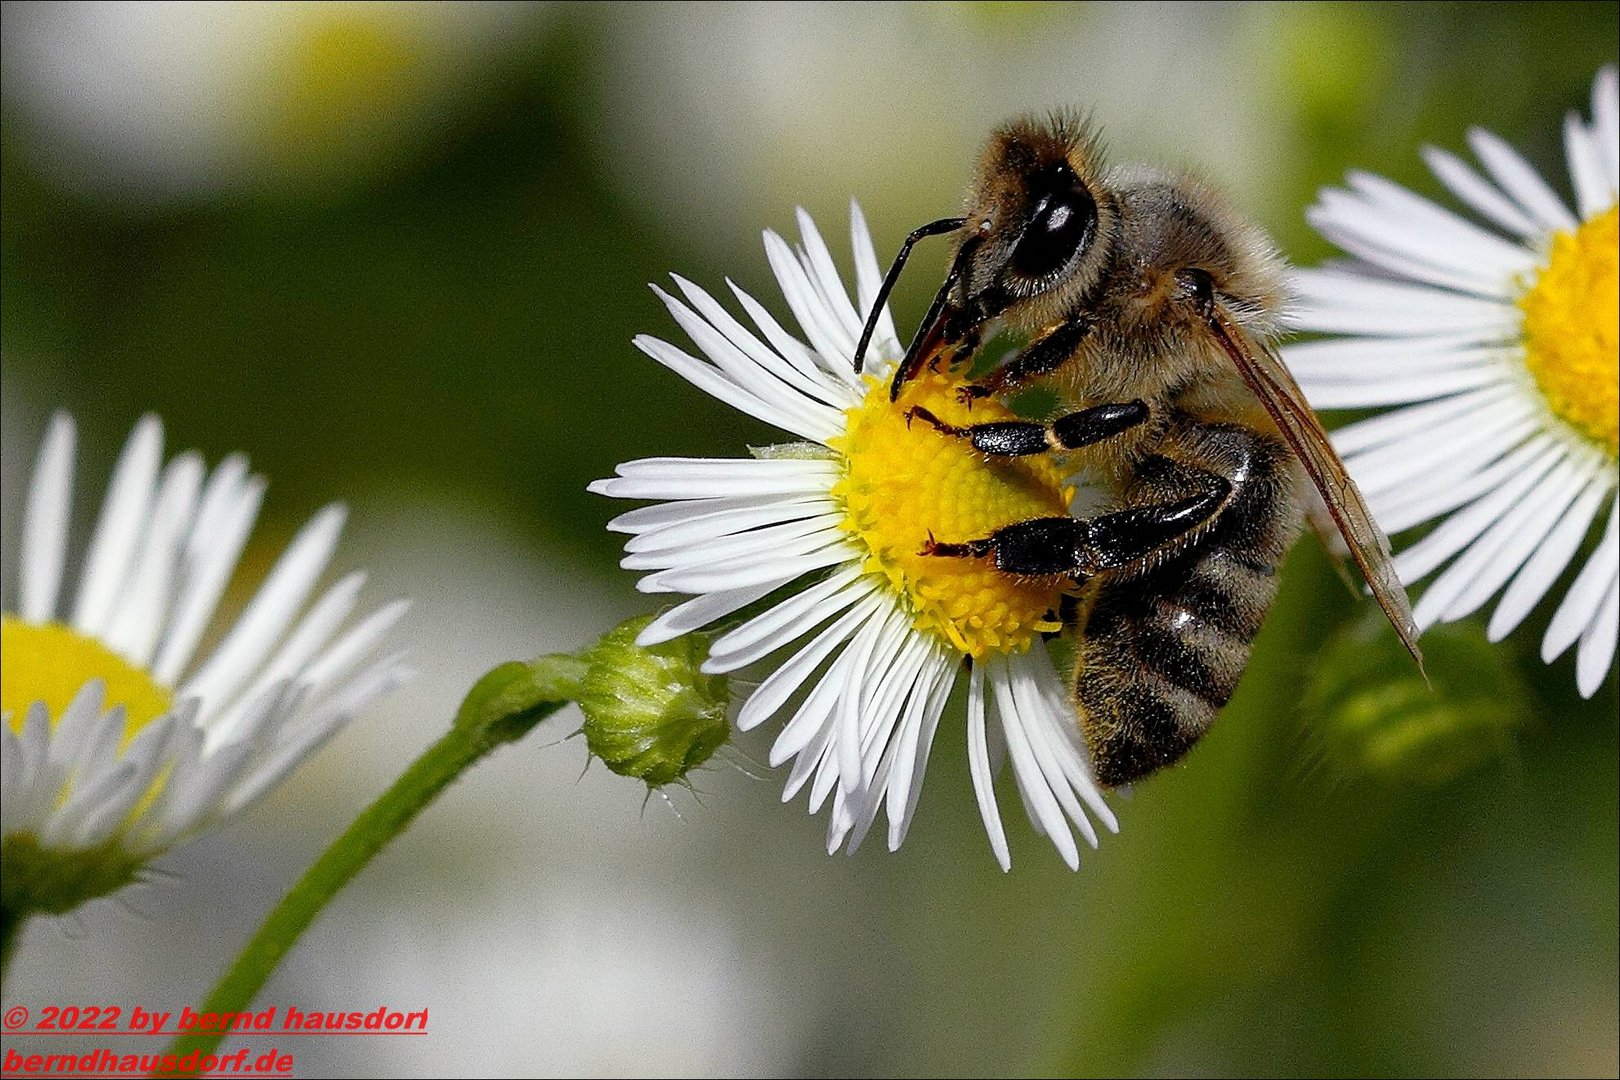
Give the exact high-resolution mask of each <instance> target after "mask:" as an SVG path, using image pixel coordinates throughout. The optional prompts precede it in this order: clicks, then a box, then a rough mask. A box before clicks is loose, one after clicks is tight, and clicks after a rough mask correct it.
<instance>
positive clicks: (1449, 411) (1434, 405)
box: [1333, 384, 1522, 460]
mask: <svg viewBox="0 0 1620 1080" xmlns="http://www.w3.org/2000/svg"><path fill="white" fill-rule="evenodd" d="M1521 396H1522V395H1521V394H1520V392H1519V387H1517V386H1510V385H1506V384H1504V385H1501V386H1495V387H1489V388H1486V389H1482V390H1474V391H1471V392H1470V393H1466V394H1458V395H1457V396H1456V397H1454V398H1447V399H1445V400H1444V401H1430V402H1425V403H1424V404H1421V405H1415V406H1413V407H1412V408H1410V409H1392V410H1390V411H1389V412H1386V413H1383V414H1382V415H1379V416H1373V417H1369V418H1368V419H1366V420H1359V421H1357V422H1356V423H1354V424H1349V425H1346V426H1345V427H1342V428H1339V429H1338V430H1337V431H1335V432H1333V445H1334V447H1335V448H1336V449H1337V450H1338V451H1339V454H1340V456H1341V457H1344V458H1345V459H1346V460H1348V459H1349V458H1350V456H1351V455H1353V454H1356V453H1359V452H1361V451H1364V450H1368V449H1370V448H1372V447H1374V446H1379V445H1382V444H1383V443H1387V442H1392V441H1394V440H1395V439H1398V438H1401V437H1402V436H1406V435H1411V434H1413V433H1415V432H1419V431H1424V430H1427V429H1429V428H1431V427H1432V426H1433V425H1435V424H1439V423H1442V422H1444V421H1446V420H1450V419H1452V418H1454V417H1457V416H1462V415H1465V414H1469V413H1478V412H1481V411H1483V410H1485V409H1487V408H1500V407H1501V403H1502V402H1503V401H1506V400H1509V399H1510V398H1512V399H1517V398H1519V397H1521ZM1515 408H1521V409H1522V406H1515Z"/></svg>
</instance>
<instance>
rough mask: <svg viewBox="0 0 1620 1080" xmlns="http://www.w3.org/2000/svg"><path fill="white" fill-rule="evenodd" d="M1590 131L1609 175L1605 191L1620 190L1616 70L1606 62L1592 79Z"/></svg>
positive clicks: (1619, 112)
mask: <svg viewBox="0 0 1620 1080" xmlns="http://www.w3.org/2000/svg"><path fill="white" fill-rule="evenodd" d="M1592 131H1593V133H1594V134H1595V135H1596V137H1597V141H1598V145H1599V148H1600V150H1601V151H1602V152H1601V154H1600V155H1599V160H1600V161H1601V162H1602V163H1603V167H1604V169H1605V170H1606V171H1607V173H1608V177H1609V191H1610V192H1620V71H1617V70H1616V68H1615V66H1614V65H1613V64H1609V65H1607V66H1605V67H1604V68H1603V70H1602V71H1599V72H1598V74H1597V78H1596V79H1594V80H1593V81H1592Z"/></svg>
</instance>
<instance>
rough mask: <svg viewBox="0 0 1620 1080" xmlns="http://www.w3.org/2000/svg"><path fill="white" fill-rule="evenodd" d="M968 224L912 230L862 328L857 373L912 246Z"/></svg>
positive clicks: (946, 222) (952, 221)
mask: <svg viewBox="0 0 1620 1080" xmlns="http://www.w3.org/2000/svg"><path fill="white" fill-rule="evenodd" d="M966 224H967V218H959V217H956V218H940V219H939V220H938V221H930V222H929V223H928V224H927V225H920V226H918V227H917V228H915V229H912V230H911V234H910V235H909V236H907V237H906V242H905V243H904V244H901V245H900V254H898V255H896V256H895V257H894V263H893V264H892V265H890V267H889V272H888V273H887V274H885V275H884V277H883V285H882V287H881V288H879V289H878V294H877V299H876V300H874V301H872V310H871V311H870V312H868V313H867V316H866V325H865V326H863V327H861V340H860V341H858V342H857V343H856V344H855V371H856V373H857V374H859V373H860V370H861V366H862V364H864V363H865V361H866V347H867V346H868V345H870V344H871V343H872V334H873V332H874V331H876V330H877V321H878V317H879V316H880V315H882V314H883V305H884V304H887V303H888V302H889V294H890V293H891V292H893V291H894V283H895V282H897V281H899V280H900V270H901V268H902V267H904V266H905V265H906V257H907V256H909V255H910V254H911V245H913V244H915V243H916V242H917V241H919V240H921V239H923V238H924V237H929V236H939V235H940V234H942V233H948V232H955V231H956V230H957V229H960V228H961V227H962V226H963V225H966Z"/></svg>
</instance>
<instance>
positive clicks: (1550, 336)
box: [1519, 206, 1620, 457]
mask: <svg viewBox="0 0 1620 1080" xmlns="http://www.w3.org/2000/svg"><path fill="white" fill-rule="evenodd" d="M1617 224H1620V207H1613V206H1611V207H1610V208H1609V210H1608V212H1607V213H1603V214H1599V215H1598V216H1596V217H1594V218H1591V219H1590V220H1588V221H1587V222H1586V223H1585V224H1583V225H1582V226H1581V227H1580V228H1578V229H1576V230H1575V231H1574V232H1562V233H1559V234H1558V235H1557V236H1555V237H1553V242H1552V256H1551V258H1550V260H1549V261H1548V263H1547V267H1546V269H1544V270H1542V271H1541V272H1540V273H1539V274H1538V275H1537V276H1536V280H1535V284H1534V285H1532V286H1531V287H1530V291H1529V292H1527V293H1525V294H1524V296H1523V297H1522V298H1520V300H1519V307H1520V308H1521V309H1523V311H1524V349H1525V364H1526V366H1528V367H1529V369H1530V374H1532V375H1534V376H1535V379H1536V385H1537V386H1539V387H1540V388H1541V392H1542V394H1543V395H1544V396H1545V397H1546V399H1547V405H1548V407H1550V408H1551V409H1552V411H1553V412H1555V413H1557V414H1558V415H1559V416H1560V417H1562V418H1563V419H1564V420H1567V421H1568V422H1569V423H1570V425H1571V426H1573V427H1575V428H1576V429H1577V430H1579V431H1581V432H1582V433H1583V434H1585V435H1587V436H1589V437H1591V438H1592V439H1595V440H1596V441H1597V442H1598V443H1599V444H1600V445H1602V446H1605V447H1607V448H1608V451H1609V456H1610V457H1615V456H1617V455H1620V272H1617V264H1620V231H1617Z"/></svg>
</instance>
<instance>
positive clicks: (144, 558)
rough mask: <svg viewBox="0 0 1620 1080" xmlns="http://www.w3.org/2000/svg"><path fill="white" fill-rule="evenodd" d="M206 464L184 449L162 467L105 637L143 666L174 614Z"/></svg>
mask: <svg viewBox="0 0 1620 1080" xmlns="http://www.w3.org/2000/svg"><path fill="white" fill-rule="evenodd" d="M205 468H206V466H205V465H204V464H203V459H202V456H201V455H200V454H196V453H185V454H181V455H180V456H179V457H176V458H175V459H174V460H173V461H171V462H169V465H168V467H167V468H165V469H164V470H163V479H162V480H161V481H160V482H159V484H158V490H157V495H156V496H155V497H154V498H153V502H152V519H151V522H150V524H149V525H148V527H147V529H146V536H145V539H144V540H143V542H142V544H141V549H140V555H139V557H138V558H137V559H136V562H135V566H134V567H133V568H132V570H131V571H130V573H129V575H128V581H127V584H126V586H125V588H124V590H123V593H122V595H120V596H119V598H118V602H117V605H116V607H115V608H114V611H113V615H112V618H111V620H110V621H109V623H108V625H107V628H106V631H105V632H104V634H103V637H102V640H103V642H104V643H105V644H106V645H107V647H108V648H110V649H112V650H113V651H115V652H118V653H121V654H123V655H124V656H125V657H126V658H128V659H129V661H130V662H131V663H133V664H136V665H138V666H140V667H145V666H146V665H148V664H150V663H151V662H152V653H153V652H154V651H155V650H156V649H157V644H158V635H159V634H161V633H162V632H163V627H164V625H165V623H166V620H167V617H168V614H169V600H170V597H171V595H172V593H173V591H174V585H175V578H176V576H177V570H178V562H179V554H180V547H181V542H182V541H183V540H184V538H185V534H186V531H187V530H188V529H190V528H191V524H192V521H193V518H194V517H195V515H196V512H197V497H198V494H199V492H200V490H201V488H202V480H203V472H204V470H205Z"/></svg>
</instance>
